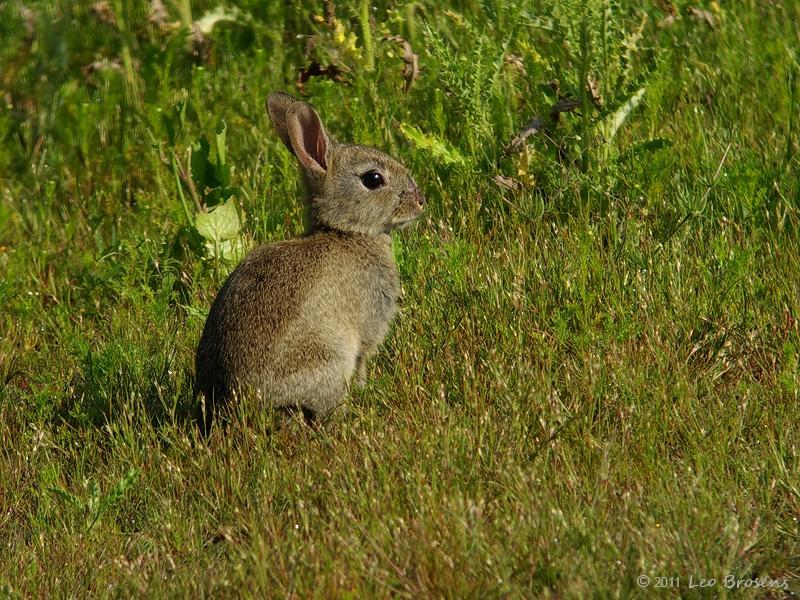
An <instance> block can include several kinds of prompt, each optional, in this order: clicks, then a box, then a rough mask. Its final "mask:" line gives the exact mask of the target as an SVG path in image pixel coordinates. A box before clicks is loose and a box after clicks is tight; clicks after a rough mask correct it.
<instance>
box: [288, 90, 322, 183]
mask: <svg viewBox="0 0 800 600" xmlns="http://www.w3.org/2000/svg"><path fill="white" fill-rule="evenodd" d="M286 129H287V131H288V134H289V141H290V143H291V145H292V150H294V154H295V156H297V160H299V161H300V165H301V166H302V167H303V168H304V169H305V170H306V171H308V172H310V173H313V174H314V175H317V176H320V175H324V174H325V173H326V172H327V170H328V160H327V156H328V150H329V148H330V145H331V144H330V139H329V138H328V132H327V131H325V126H324V125H323V124H322V121H321V120H320V118H319V115H318V114H317V111H315V110H314V108H313V107H312V106H311V105H310V104H306V103H305V102H295V103H294V104H292V105H291V106H290V107H289V108H288V110H287V111H286Z"/></svg>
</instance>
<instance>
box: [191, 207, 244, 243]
mask: <svg viewBox="0 0 800 600" xmlns="http://www.w3.org/2000/svg"><path fill="white" fill-rule="evenodd" d="M195 227H196V228H197V233H199V234H200V235H202V236H203V237H204V238H205V239H206V240H208V241H210V242H212V243H220V242H222V241H224V240H231V239H233V238H235V237H236V236H237V235H239V229H240V228H241V224H240V223H239V214H238V213H237V212H236V205H235V204H234V202H233V200H228V201H227V202H223V203H222V204H219V205H217V206H216V207H215V208H213V209H212V210H211V211H209V212H207V213H199V214H198V215H197V218H196V219H195Z"/></svg>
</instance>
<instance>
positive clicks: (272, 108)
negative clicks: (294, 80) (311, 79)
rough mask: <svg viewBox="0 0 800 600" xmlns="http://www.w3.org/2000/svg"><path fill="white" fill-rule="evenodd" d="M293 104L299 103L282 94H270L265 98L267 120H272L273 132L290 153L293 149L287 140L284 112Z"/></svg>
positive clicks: (290, 142) (287, 132)
mask: <svg viewBox="0 0 800 600" xmlns="http://www.w3.org/2000/svg"><path fill="white" fill-rule="evenodd" d="M295 102H299V100H298V99H297V98H294V97H293V96H290V95H289V94H284V93H283V92H272V93H271V94H270V95H269V96H267V111H268V112H269V118H270V119H272V124H273V125H275V130H276V131H277V132H278V135H279V136H280V138H281V141H282V142H283V143H284V144H286V147H287V148H288V149H289V150H290V151H291V152H294V148H292V141H291V140H290V139H289V129H288V127H287V125H286V112H287V111H288V110H289V107H290V106H291V105H292V104H294V103H295Z"/></svg>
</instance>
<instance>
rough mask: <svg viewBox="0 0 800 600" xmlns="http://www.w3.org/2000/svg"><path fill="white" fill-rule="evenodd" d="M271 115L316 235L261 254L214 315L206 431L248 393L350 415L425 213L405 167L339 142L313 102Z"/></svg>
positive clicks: (201, 367) (199, 389) (281, 99)
mask: <svg viewBox="0 0 800 600" xmlns="http://www.w3.org/2000/svg"><path fill="white" fill-rule="evenodd" d="M267 110H268V112H269V116H270V119H271V120H272V123H273V125H274V127H275V129H276V131H277V133H278V135H279V137H280V138H281V140H282V141H283V143H284V144H285V145H286V147H287V148H288V149H289V150H290V151H291V152H292V153H293V154H294V155H295V157H296V158H297V161H298V163H299V165H300V169H301V172H302V175H303V178H304V179H305V183H306V188H307V195H306V198H305V201H304V212H305V232H304V234H303V235H302V236H301V237H299V238H295V239H290V240H285V241H279V242H274V243H271V244H267V245H263V246H260V247H258V248H256V249H255V250H253V251H252V252H251V253H250V254H248V255H247V256H246V257H245V258H244V259H243V260H242V262H241V263H240V264H239V265H238V266H237V267H236V268H235V269H234V270H233V272H232V273H231V274H230V276H229V277H228V279H227V280H226V281H225V283H224V284H223V286H222V288H221V289H220V291H219V294H218V295H217V297H216V299H215V300H214V303H213V304H212V306H211V310H210V312H209V315H208V318H207V320H206V323H205V327H204V329H203V334H202V336H201V339H200V343H199V345H198V348H197V355H196V359H195V369H196V388H195V389H196V394H202V395H203V396H204V403H202V404H201V411H202V425H203V427H204V429H205V430H206V431H208V428H210V425H211V421H212V418H213V414H214V412H215V410H217V409H218V408H219V407H222V406H228V405H230V402H231V401H232V400H233V399H235V398H239V397H241V395H245V396H253V395H254V396H256V398H257V399H258V401H259V402H265V403H271V405H272V406H274V407H285V408H288V409H290V410H291V409H302V411H303V413H304V414H305V415H306V416H307V418H309V419H311V420H318V419H324V418H326V417H328V416H329V415H330V414H331V413H332V412H333V411H334V410H335V409H337V408H338V407H344V405H345V404H346V396H347V394H348V392H349V389H350V383H351V380H352V379H353V377H354V375H355V380H356V383H357V384H358V385H363V384H364V383H365V382H366V363H367V361H368V360H369V358H370V357H371V356H372V355H374V354H375V352H376V351H377V349H378V346H379V345H380V344H381V342H382V341H383V339H384V337H385V336H386V333H387V330H388V329H389V324H390V322H391V320H392V318H393V316H394V314H395V312H396V310H397V302H398V298H399V296H400V294H401V286H400V279H399V275H398V272H397V266H396V265H395V262H394V258H393V255H392V246H391V236H390V233H391V231H392V230H393V229H395V228H399V227H404V226H405V225H408V224H409V223H411V222H412V221H414V220H415V219H417V218H418V217H419V216H420V214H421V213H422V211H423V207H424V204H425V199H424V197H423V195H422V192H421V191H420V189H419V187H418V186H417V184H416V182H415V181H414V179H413V178H412V177H411V175H410V174H409V172H408V171H407V170H406V168H405V167H404V166H403V165H402V164H400V162H398V161H397V160H395V159H393V158H391V157H390V156H388V155H387V154H385V153H383V152H381V151H380V150H377V149H375V148H371V147H367V146H358V145H351V144H343V143H339V142H337V141H335V140H334V139H333V138H332V137H331V135H330V134H329V133H328V132H327V130H326V129H325V127H324V125H323V124H322V121H321V120H320V117H319V115H318V114H317V111H316V110H315V109H314V108H313V107H312V106H311V105H310V104H308V103H306V102H303V101H301V100H298V99H296V98H294V97H292V96H290V95H288V94H285V93H282V92H273V93H271V94H270V95H269V97H268V98H267Z"/></svg>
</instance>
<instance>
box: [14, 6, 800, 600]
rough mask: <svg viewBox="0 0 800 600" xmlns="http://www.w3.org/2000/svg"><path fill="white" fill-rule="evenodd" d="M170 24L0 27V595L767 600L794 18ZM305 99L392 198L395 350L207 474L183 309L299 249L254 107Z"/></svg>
mask: <svg viewBox="0 0 800 600" xmlns="http://www.w3.org/2000/svg"><path fill="white" fill-rule="evenodd" d="M164 4H165V7H166V9H167V12H168V19H167V22H166V23H165V24H164V27H163V30H162V29H159V27H158V26H157V25H154V24H151V23H149V22H148V19H147V9H148V6H149V3H146V2H140V3H127V2H125V3H123V2H120V1H116V2H110V3H109V4H108V6H109V10H110V11H111V13H113V15H114V17H115V18H114V20H113V21H111V19H110V18H109V17H108V14H109V13H106V16H105V17H104V15H103V14H102V11H101V14H98V13H97V12H96V11H95V12H93V11H92V10H91V3H90V2H82V3H78V2H56V1H50V2H46V1H39V2H34V1H31V2H28V3H27V4H26V7H27V8H26V9H23V8H22V5H21V4H20V3H17V2H0V38H2V39H3V44H2V45H0V102H1V103H2V106H1V107H0V139H1V140H2V143H0V306H1V307H2V309H0V595H2V596H9V597H12V598H16V597H49V596H55V597H87V596H114V597H117V596H123V597H127V596H140V595H141V594H143V593H146V594H147V595H148V596H156V597H158V596H169V597H175V596H179V597H199V596H205V597H213V598H218V597H238V596H246V597H248V596H253V597H264V596H270V597H297V598H307V597H317V598H328V597H341V598H362V597H373V596H376V597H386V596H402V597H406V596H407V597H417V598H423V597H448V598H463V597H474V598H487V597H489V598H492V597H511V598H516V597H554V598H572V597H586V596H594V597H598V598H607V597H622V598H627V597H649V596H650V595H651V594H653V593H655V592H658V595H660V596H665V597H679V596H681V597H725V596H727V595H736V596H737V597H739V596H741V597H746V598H749V597H762V596H765V595H766V596H768V597H774V598H780V597H784V596H785V595H788V593H789V592H788V591H785V590H783V589H781V588H782V586H783V584H784V583H785V584H786V585H787V586H788V587H789V589H790V590H792V591H794V593H795V594H797V593H798V592H800V580H799V579H798V578H800V525H799V524H798V517H800V401H799V400H798V390H800V361H798V351H800V329H799V327H798V319H800V236H799V235H798V233H799V232H800V213H799V212H798V209H799V208H800V158H799V155H798V142H799V141H800V140H799V139H798V108H799V107H800V102H798V97H799V96H800V93H799V91H798V80H799V79H800V62H799V61H800V53H799V52H798V50H797V48H798V47H800V44H798V42H800V39H799V38H798V34H797V26H796V23H798V22H800V6H798V4H797V3H796V2H785V3H761V2H755V1H753V2H739V3H720V4H717V3H716V2H711V3H709V4H702V5H701V4H696V5H695V4H684V3H673V2H671V1H670V0H666V1H664V2H658V3H654V4H652V5H649V4H646V5H645V7H644V8H642V7H641V5H640V4H637V3H633V2H625V1H620V2H602V1H592V2H578V1H575V0H558V1H557V2H534V1H531V2H527V3H525V2H518V3H512V2H502V1H496V2H492V1H489V0H485V1H480V2H478V1H460V2H455V1H454V2H450V3H447V7H445V5H444V3H439V2H432V1H427V0H425V1H422V2H415V3H408V4H402V3H387V2H377V3H375V5H374V10H373V3H367V2H352V3H345V2H338V3H328V5H329V7H330V6H333V5H334V4H335V6H333V8H334V9H335V14H331V13H329V12H326V8H325V7H324V6H323V3H319V5H316V4H314V3H310V2H301V1H294V2H286V3H278V2H275V3H264V2H256V1H255V0H242V1H241V2H237V3H236V4H237V6H238V8H239V11H238V12H233V11H229V13H228V16H229V17H230V18H231V19H233V21H220V22H217V23H216V24H215V26H214V27H213V29H211V30H210V31H208V32H207V34H205V36H204V38H203V40H195V41H194V42H192V41H191V40H188V41H187V35H186V29H181V28H180V25H178V24H177V23H180V22H183V23H184V24H185V23H188V22H191V21H192V20H199V19H201V18H202V17H203V16H204V15H206V14H207V11H212V10H213V9H215V7H216V5H215V4H214V3H213V2H199V1H198V2H192V3H189V2H185V1H181V2H165V3H164ZM28 11H29V12H28ZM702 11H706V12H702ZM334 17H335V18H334ZM104 19H105V20H104ZM173 21H174V22H175V23H176V25H175V26H174V27H173V26H171V25H170V23H171V22H173ZM206 22H208V21H206ZM387 35H399V36H402V37H403V38H405V39H406V40H408V41H409V42H410V45H411V48H412V50H413V51H414V52H415V53H417V54H418V56H419V63H420V66H421V71H420V73H419V76H418V78H417V79H416V80H415V81H414V82H413V84H412V85H411V87H410V89H409V90H408V92H404V86H405V85H406V83H405V80H404V76H403V67H404V63H403V48H402V46H401V44H399V43H398V42H396V41H383V38H384V37H385V36H387ZM103 61H106V62H103ZM313 62H317V63H318V64H319V65H321V66H322V67H327V66H329V65H336V66H337V67H338V69H339V70H340V74H339V76H338V79H339V80H336V79H334V78H330V77H313V78H310V79H309V80H308V81H306V82H305V90H306V92H307V93H308V94H309V99H310V101H311V102H312V103H313V104H314V105H315V106H316V107H317V108H318V110H319V112H320V113H321V115H322V116H323V119H324V120H325V121H326V124H327V125H328V127H329V129H330V130H331V131H332V133H333V134H334V135H337V136H338V137H339V138H341V139H343V140H348V141H351V140H352V141H358V142H362V143H369V144H374V145H377V146H380V147H382V148H385V149H387V150H388V151H389V152H391V153H393V154H395V155H397V156H399V157H400V158H401V159H402V160H403V161H404V162H405V163H406V164H407V165H408V166H409V168H410V169H411V170H412V172H413V173H414V174H415V176H416V179H417V181H418V182H419V183H420V185H421V186H422V188H423V189H424V191H425V194H426V198H427V200H428V204H427V213H426V215H425V217H424V218H423V219H422V220H421V221H420V222H418V223H417V224H416V226H415V227H413V228H411V229H408V230H406V231H403V232H401V233H400V234H399V235H397V239H396V253H397V257H398V263H399V265H400V270H401V276H402V280H403V285H404V288H405V298H404V301H403V306H402V310H401V311H400V314H399V316H398V318H397V320H396V321H395V323H394V326H393V328H392V331H391V332H390V335H389V337H388V338H387V340H386V343H385V345H384V347H383V348H382V350H381V352H380V354H379V355H378V357H377V358H376V360H375V361H373V363H372V364H371V365H370V367H369V384H368V386H367V388H366V389H365V390H364V391H362V392H358V393H356V395H355V396H354V397H353V398H352V402H351V404H352V407H353V410H352V411H351V413H350V414H349V415H347V416H345V417H341V418H339V419H337V420H335V421H334V422H331V423H328V424H326V425H325V426H323V427H320V428H317V429H315V428H310V427H307V426H306V425H305V424H304V423H303V422H302V420H300V419H295V420H291V421H288V422H285V421H281V420H280V419H276V418H274V417H273V416H272V415H269V414H264V413H259V411H258V409H256V408H255V407H248V406H242V407H240V410H239V413H240V414H239V416H238V418H237V419H235V420H234V422H233V424H232V425H231V426H230V428H229V429H228V430H227V431H224V432H223V431H221V430H217V431H216V432H215V433H214V435H212V436H211V437H210V439H208V440H201V439H200V438H199V437H198V435H197V432H196V430H195V428H194V427H193V426H192V424H191V423H190V422H188V420H187V414H189V413H190V411H191V389H192V365H193V356H194V349H195V346H196V344H197V341H198V338H199V335H200V331H201V328H202V326H203V322H204V318H205V315H206V314H207V311H208V308H209V306H210V304H211V301H212V300H213V298H214V295H215V292H216V290H217V289H218V288H219V286H220V285H221V283H222V281H223V280H224V277H225V275H226V274H227V273H228V272H229V271H230V270H231V268H232V267H233V266H234V264H235V261H236V259H237V257H238V256H239V255H240V252H241V250H242V249H243V248H249V247H252V246H253V245H255V244H257V243H264V242H269V241H273V240H277V239H284V238H286V237H290V236H293V235H297V234H299V233H300V232H301V231H302V217H301V207H300V203H299V201H298V198H299V190H298V179H299V178H298V174H297V171H296V168H295V165H294V163H293V160H292V157H291V156H289V154H288V152H286V150H285V149H284V148H283V146H282V144H281V143H280V142H279V140H278V139H277V137H276V135H275V134H274V132H273V130H272V128H271V125H270V124H269V120H268V117H267V115H266V110H265V106H264V101H265V98H266V95H267V93H268V92H269V91H271V90H288V91H290V92H292V93H295V94H298V93H299V92H298V91H297V88H296V87H295V82H296V81H297V80H298V73H299V72H300V70H301V69H304V68H306V67H308V66H309V65H310V64H312V63H313ZM92 63H96V64H97V66H99V67H100V68H95V69H93V70H92V69H89V68H86V67H87V65H91V64H92ZM589 81H591V82H592V86H591V87H592V88H593V89H594V91H592V90H591V89H590V86H589V85H588V82H589ZM641 90H643V92H642V91H641ZM637 96H638V98H639V99H640V101H639V102H638V103H637V102H636V99H637ZM631 99H633V100H631ZM559 100H572V101H574V102H573V105H574V106H575V107H574V110H572V111H569V112H565V113H562V114H560V116H559V118H558V119H557V122H553V121H552V120H551V118H550V112H551V107H552V106H553V105H554V103H556V102H557V101H559ZM535 116H540V117H542V119H543V121H544V125H545V128H544V129H543V130H542V131H540V132H539V133H537V134H535V135H533V136H531V137H529V138H528V139H527V140H526V141H525V142H524V143H523V144H522V146H521V147H520V148H519V151H517V152H512V153H510V154H504V149H505V148H506V147H507V146H508V145H509V143H510V142H511V140H512V139H513V138H514V137H515V135H517V133H518V132H519V131H520V130H521V129H523V128H524V126H525V125H526V124H527V123H529V122H530V121H531V120H532V119H533V118H534V117H535ZM223 132H224V137H223V135H222V134H223ZM509 188H512V189H509ZM229 197H232V198H233V202H234V206H235V207H236V210H237V212H238V221H236V219H234V220H233V222H231V221H230V220H228V221H226V227H227V230H226V231H225V232H224V233H220V231H222V230H221V229H213V228H211V229H212V230H213V231H215V232H216V233H209V231H210V230H209V228H208V227H207V226H200V227H198V214H200V213H203V216H201V217H200V221H203V220H205V222H206V224H207V223H208V222H209V220H213V219H219V218H221V217H220V216H219V215H221V214H223V213H222V212H220V213H219V214H218V215H217V216H216V217H215V216H214V215H215V213H214V212H213V211H211V212H209V209H211V208H214V207H216V206H220V205H221V203H222V202H224V201H226V200H227V199H228V198H229ZM228 208H229V207H228ZM206 213H207V214H206ZM227 214H228V217H230V214H231V213H230V211H228V213H227ZM640 575H647V576H648V577H650V578H651V580H650V587H649V588H647V589H643V588H641V587H640V586H639V585H638V584H637V577H639V576H640ZM726 576H733V577H734V578H736V579H756V578H761V577H768V578H771V579H773V580H776V582H775V585H773V587H771V588H763V587H762V588H758V589H754V588H752V587H751V588H746V589H745V588H742V589H739V590H738V591H737V590H730V589H727V588H726V587H724V585H723V583H724V578H725V577H726ZM657 577H664V578H670V577H671V578H675V579H673V580H672V581H662V582H661V583H664V584H666V585H667V587H661V588H658V589H656V587H655V586H656V584H657V583H658V582H659V580H658V579H656V578H657ZM690 577H692V578H693V582H694V584H695V585H696V584H697V583H698V582H699V580H700V578H705V579H710V578H714V579H716V580H717V584H716V585H715V586H713V587H711V588H699V587H692V588H690V587H689V583H690V581H689V578H690Z"/></svg>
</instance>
